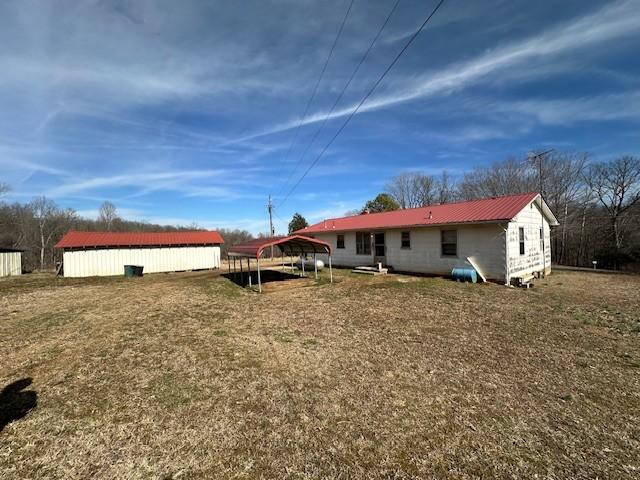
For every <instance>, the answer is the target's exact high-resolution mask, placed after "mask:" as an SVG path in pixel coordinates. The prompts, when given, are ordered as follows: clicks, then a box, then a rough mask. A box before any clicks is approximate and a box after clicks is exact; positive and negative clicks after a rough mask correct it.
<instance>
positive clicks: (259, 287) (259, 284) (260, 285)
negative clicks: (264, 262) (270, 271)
mask: <svg viewBox="0 0 640 480" xmlns="http://www.w3.org/2000/svg"><path fill="white" fill-rule="evenodd" d="M258 292H260V293H262V281H261V280H260V259H259V258H258Z"/></svg>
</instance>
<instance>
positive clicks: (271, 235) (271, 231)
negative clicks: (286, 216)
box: [267, 195, 275, 260]
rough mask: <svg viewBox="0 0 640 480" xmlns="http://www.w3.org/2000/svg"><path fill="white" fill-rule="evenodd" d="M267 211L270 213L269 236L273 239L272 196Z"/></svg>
mask: <svg viewBox="0 0 640 480" xmlns="http://www.w3.org/2000/svg"><path fill="white" fill-rule="evenodd" d="M267 211H268V212H269V236H270V237H273V236H274V235H275V232H274V231H273V203H272V202H271V195H269V203H268V204H267ZM271 260H273V245H271Z"/></svg>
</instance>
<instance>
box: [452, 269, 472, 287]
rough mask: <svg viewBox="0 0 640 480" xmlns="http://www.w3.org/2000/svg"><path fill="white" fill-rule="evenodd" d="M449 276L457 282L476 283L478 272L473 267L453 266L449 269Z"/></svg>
mask: <svg viewBox="0 0 640 480" xmlns="http://www.w3.org/2000/svg"><path fill="white" fill-rule="evenodd" d="M451 278H453V279H454V280H456V281H458V282H471V283H478V272H476V270H475V269H474V268H466V267H455V268H454V269H453V270H451Z"/></svg>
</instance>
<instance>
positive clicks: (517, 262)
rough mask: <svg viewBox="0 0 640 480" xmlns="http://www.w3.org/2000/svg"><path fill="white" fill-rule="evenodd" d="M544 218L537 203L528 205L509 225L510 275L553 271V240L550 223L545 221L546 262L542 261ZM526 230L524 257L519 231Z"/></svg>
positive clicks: (516, 275)
mask: <svg viewBox="0 0 640 480" xmlns="http://www.w3.org/2000/svg"><path fill="white" fill-rule="evenodd" d="M543 218H544V216H543V215H542V213H541V212H540V209H539V208H538V206H537V205H536V204H535V203H533V202H532V203H531V204H529V205H527V206H526V207H525V208H524V209H522V211H520V213H519V214H518V215H516V217H515V218H514V220H513V221H512V222H511V223H509V237H508V238H509V246H508V248H509V254H508V258H509V275H510V276H511V277H518V276H522V275H527V274H531V273H534V272H541V271H542V270H543V269H545V267H546V272H547V273H549V272H550V271H551V239H550V230H549V223H548V222H547V220H546V218H545V220H544V242H545V257H546V262H543V260H542V247H541V245H540V228H542V219H543ZM520 228H524V238H525V242H524V255H520V238H519V229H520Z"/></svg>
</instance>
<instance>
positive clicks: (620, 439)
mask: <svg viewBox="0 0 640 480" xmlns="http://www.w3.org/2000/svg"><path fill="white" fill-rule="evenodd" d="M336 277H337V279H338V280H339V282H338V283H335V284H333V285H330V284H328V283H327V282H326V279H323V281H321V282H320V283H319V284H314V282H297V283H296V286H295V288H271V289H270V291H269V293H266V294H263V295H258V294H256V293H253V292H250V291H247V290H245V289H241V288H240V287H237V286H236V285H234V284H232V283H231V282H230V281H228V280H227V279H225V278H224V277H222V276H220V274H219V273H217V272H206V273H184V274H170V275H162V274H160V275H150V276H146V277H144V278H142V279H124V278H98V279H84V280H82V279H57V278H53V277H51V276H47V275H43V276H37V275H28V276H23V277H22V278H18V279H9V280H2V281H0V390H1V389H2V388H3V387H6V386H8V385H10V384H11V383H12V382H15V381H18V380H21V379H27V378H31V379H33V383H32V384H31V385H26V384H27V383H28V382H24V384H22V385H19V386H18V387H9V388H8V389H6V390H5V392H4V393H2V394H0V419H4V420H0V478H3V479H5V478H16V479H27V478H59V479H75V478H164V479H172V478H182V479H187V478H397V479H400V478H443V477H449V478H481V477H483V478H489V477H491V478H533V477H534V476H536V475H537V476H538V478H597V477H599V478H639V477H640V421H639V420H640V419H639V416H640V335H639V330H640V277H637V276H636V277H633V276H623V275H602V274H589V273H586V274H585V273H570V272H562V273H557V274H554V275H552V276H550V277H549V278H548V279H547V280H544V281H542V282H540V283H539V284H538V285H537V286H536V287H535V288H534V289H532V290H521V289H507V288H505V287H503V286H499V285H469V284H459V283H454V282H451V281H449V280H446V279H431V278H415V277H407V276H395V275H389V276H387V277H375V278H372V277H367V276H359V277H356V276H353V275H351V274H349V273H348V272H345V271H341V272H338V273H337V274H336ZM36 395H37V405H35V406H34V408H32V409H31V410H30V411H28V412H27V411H26V410H28V409H29V408H30V407H32V406H33V403H34V402H35V396H36ZM28 401H31V402H32V404H31V405H29V404H26V405H25V402H28ZM15 417H21V418H18V419H14V418H15ZM12 420H13V421H12Z"/></svg>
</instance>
